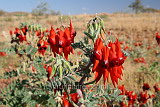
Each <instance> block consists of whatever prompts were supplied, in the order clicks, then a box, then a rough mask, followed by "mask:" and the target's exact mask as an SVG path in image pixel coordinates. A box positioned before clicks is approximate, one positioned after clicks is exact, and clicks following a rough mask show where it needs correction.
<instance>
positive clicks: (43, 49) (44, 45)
mask: <svg viewBox="0 0 160 107" xmlns="http://www.w3.org/2000/svg"><path fill="white" fill-rule="evenodd" d="M47 45H48V42H47V41H44V40H39V42H38V44H37V46H38V52H39V53H40V54H42V55H43V56H44V54H45V52H46V49H47V47H48V46H47Z"/></svg>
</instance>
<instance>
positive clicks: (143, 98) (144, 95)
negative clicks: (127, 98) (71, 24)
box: [138, 92, 149, 106]
mask: <svg viewBox="0 0 160 107" xmlns="http://www.w3.org/2000/svg"><path fill="white" fill-rule="evenodd" d="M139 97H140V98H139V99H138V101H139V103H140V106H142V105H143V104H146V103H147V100H148V98H149V95H148V94H147V92H144V93H143V92H141V93H140V96H139Z"/></svg>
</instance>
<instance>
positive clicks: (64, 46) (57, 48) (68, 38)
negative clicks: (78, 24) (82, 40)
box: [48, 22, 76, 60]
mask: <svg viewBox="0 0 160 107" xmlns="http://www.w3.org/2000/svg"><path fill="white" fill-rule="evenodd" d="M75 36H76V32H75V31H74V29H73V27H72V22H70V27H67V28H65V29H64V31H62V30H61V29H60V28H57V29H56V31H55V30H54V29H53V27H51V30H50V35H49V38H48V43H49V44H50V47H51V49H52V52H53V53H54V55H56V54H59V55H62V53H64V57H65V58H66V59H67V60H68V55H69V54H70V53H73V48H72V47H71V46H70V45H71V43H74V37H75Z"/></svg>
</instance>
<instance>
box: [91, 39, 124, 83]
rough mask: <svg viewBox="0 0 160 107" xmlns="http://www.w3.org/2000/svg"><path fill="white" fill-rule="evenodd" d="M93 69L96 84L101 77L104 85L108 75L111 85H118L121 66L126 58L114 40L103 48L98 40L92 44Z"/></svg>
mask: <svg viewBox="0 0 160 107" xmlns="http://www.w3.org/2000/svg"><path fill="white" fill-rule="evenodd" d="M93 56H94V58H93V69H92V71H93V72H95V80H96V82H98V81H99V80H100V78H101V76H102V75H103V80H104V84H106V79H108V76H109V74H110V77H111V80H112V83H113V85H114V86H115V85H116V84H118V78H119V79H121V75H122V69H123V66H122V64H123V63H124V60H125V59H126V57H125V56H124V54H123V53H122V51H121V48H120V43H119V42H118V40H116V41H115V42H114V43H112V42H110V43H109V45H108V46H104V45H103V42H102V40H101V39H100V38H98V39H97V40H96V42H95V44H94V52H93Z"/></svg>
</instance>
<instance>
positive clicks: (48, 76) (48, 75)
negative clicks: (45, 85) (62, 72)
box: [46, 66, 52, 81]
mask: <svg viewBox="0 0 160 107" xmlns="http://www.w3.org/2000/svg"><path fill="white" fill-rule="evenodd" d="M46 71H47V73H48V74H47V78H48V81H49V80H50V76H51V74H52V67H51V66H48V67H47V69H46Z"/></svg>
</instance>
